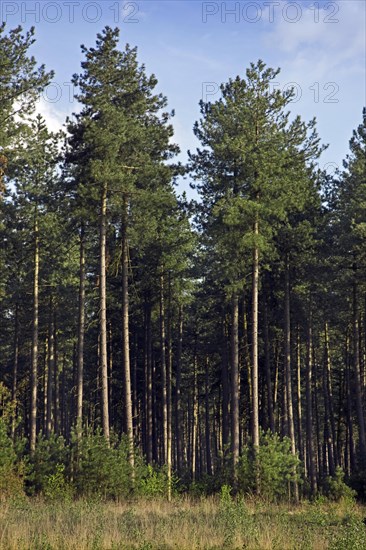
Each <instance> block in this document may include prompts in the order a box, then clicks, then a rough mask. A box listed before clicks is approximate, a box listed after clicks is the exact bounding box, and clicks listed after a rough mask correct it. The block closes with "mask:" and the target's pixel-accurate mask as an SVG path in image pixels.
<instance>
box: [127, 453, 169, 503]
mask: <svg viewBox="0 0 366 550" xmlns="http://www.w3.org/2000/svg"><path fill="white" fill-rule="evenodd" d="M175 485H176V479H175V477H174V476H173V478H172V492H174V491H175ZM167 491H168V476H167V472H166V469H165V468H157V467H153V466H151V465H150V464H148V465H146V464H145V463H144V462H142V461H140V464H139V465H138V466H137V468H136V487H135V492H136V493H137V494H138V495H140V496H144V497H148V498H150V497H158V496H164V495H166V494H167Z"/></svg>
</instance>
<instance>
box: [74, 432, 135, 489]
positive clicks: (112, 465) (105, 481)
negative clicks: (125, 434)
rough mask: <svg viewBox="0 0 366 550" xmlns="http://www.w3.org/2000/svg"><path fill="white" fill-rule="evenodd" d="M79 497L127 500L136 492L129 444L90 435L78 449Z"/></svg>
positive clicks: (83, 439)
mask: <svg viewBox="0 0 366 550" xmlns="http://www.w3.org/2000/svg"><path fill="white" fill-rule="evenodd" d="M75 486H76V491H77V493H78V495H82V496H86V497H90V496H97V497H102V498H108V497H111V498H119V497H126V496H127V495H129V494H130V493H131V491H132V489H133V476H132V471H131V466H130V464H129V447H128V441H127V440H126V439H122V440H121V442H120V443H118V442H117V441H116V440H114V441H111V444H110V446H108V443H107V442H106V440H105V437H104V436H103V435H102V434H101V433H98V434H96V435H90V434H87V435H86V436H84V437H83V438H82V440H81V441H80V444H79V447H78V466H77V470H76V472H75Z"/></svg>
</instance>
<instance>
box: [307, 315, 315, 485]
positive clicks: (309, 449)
mask: <svg viewBox="0 0 366 550" xmlns="http://www.w3.org/2000/svg"><path fill="white" fill-rule="evenodd" d="M310 308H311V306H310ZM312 322H313V320H312V314H311V309H310V312H309V327H308V341H307V348H308V349H307V365H306V443H307V458H308V471H309V477H310V490H311V494H312V496H314V495H315V494H316V491H317V483H316V474H315V462H314V446H313V404H312V373H313V346H312V341H313V333H312V329H313V327H312Z"/></svg>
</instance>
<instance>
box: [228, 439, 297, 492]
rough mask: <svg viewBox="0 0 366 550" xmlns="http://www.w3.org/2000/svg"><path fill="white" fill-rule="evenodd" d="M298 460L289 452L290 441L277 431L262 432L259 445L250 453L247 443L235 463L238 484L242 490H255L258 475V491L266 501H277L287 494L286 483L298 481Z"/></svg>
mask: <svg viewBox="0 0 366 550" xmlns="http://www.w3.org/2000/svg"><path fill="white" fill-rule="evenodd" d="M299 464H300V461H299V459H298V457H297V456H294V455H293V454H292V453H291V441H290V440H289V439H288V438H287V437H285V438H283V439H281V438H280V437H279V436H278V435H277V434H272V433H271V432H267V433H266V434H262V436H261V441H260V447H259V450H258V452H257V454H256V455H255V456H254V454H253V449H252V447H251V446H246V447H245V448H244V452H243V454H242V456H241V457H240V461H239V465H238V486H239V490H240V491H242V492H244V493H251V492H253V491H254V489H255V479H256V476H258V478H259V486H260V494H261V496H262V497H263V498H265V499H268V500H269V501H279V500H283V499H285V498H286V496H287V495H288V484H289V483H290V482H291V481H299V474H298V468H299Z"/></svg>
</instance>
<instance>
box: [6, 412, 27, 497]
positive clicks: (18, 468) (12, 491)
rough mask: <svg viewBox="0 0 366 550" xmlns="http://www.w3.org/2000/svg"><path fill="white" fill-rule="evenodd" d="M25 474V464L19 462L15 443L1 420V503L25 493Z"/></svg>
mask: <svg viewBox="0 0 366 550" xmlns="http://www.w3.org/2000/svg"><path fill="white" fill-rule="evenodd" d="M23 473H24V467H23V463H22V462H17V455H16V452H15V449H14V445H13V442H12V440H11V438H10V437H9V436H8V434H7V427H6V424H5V422H4V421H3V419H1V418H0V501H1V500H6V499H8V498H9V497H16V496H19V495H21V494H22V493H23Z"/></svg>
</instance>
